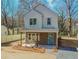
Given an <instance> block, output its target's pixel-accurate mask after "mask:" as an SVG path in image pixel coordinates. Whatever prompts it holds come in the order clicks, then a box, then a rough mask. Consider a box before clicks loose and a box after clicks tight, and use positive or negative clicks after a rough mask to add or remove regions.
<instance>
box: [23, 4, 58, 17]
mask: <svg viewBox="0 0 79 59" xmlns="http://www.w3.org/2000/svg"><path fill="white" fill-rule="evenodd" d="M40 5H42V6H44V7H45V8H47V9H49V10H50V11H51V12H52V13H54V14H55V15H57V16H58V14H57V13H55V12H54V11H53V10H51V9H50V8H48V7H47V6H46V5H44V4H42V3H38V4H37V5H36V6H34V7H33V8H32V9H30V10H29V11H28V12H27V13H26V14H24V15H27V14H28V13H29V12H30V11H32V10H35V11H36V12H38V13H40V14H41V15H43V14H42V13H41V12H40V11H38V10H36V8H37V7H38V6H40Z"/></svg>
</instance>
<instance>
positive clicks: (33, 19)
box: [24, 4, 58, 47]
mask: <svg viewBox="0 0 79 59" xmlns="http://www.w3.org/2000/svg"><path fill="white" fill-rule="evenodd" d="M24 28H25V31H24V32H26V40H27V39H29V40H34V39H36V40H37V41H38V43H39V44H41V45H54V46H55V47H58V16H57V14H56V13H55V12H53V11H52V10H50V9H49V8H48V7H46V6H45V5H43V4H38V5H36V6H35V7H34V8H33V9H31V10H30V11H29V12H28V13H27V14H26V15H25V18H24Z"/></svg>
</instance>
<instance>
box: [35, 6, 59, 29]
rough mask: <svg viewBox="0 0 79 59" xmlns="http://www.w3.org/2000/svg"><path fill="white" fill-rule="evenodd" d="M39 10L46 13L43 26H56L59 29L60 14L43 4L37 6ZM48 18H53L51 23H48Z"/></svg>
mask: <svg viewBox="0 0 79 59" xmlns="http://www.w3.org/2000/svg"><path fill="white" fill-rule="evenodd" d="M36 9H37V10H38V11H40V12H41V13H43V14H44V19H43V26H44V27H51V28H52V27H55V28H57V29H58V16H57V14H55V13H54V12H52V11H51V10H49V9H48V8H47V7H45V6H43V5H39V6H38V7H37V8H36ZM47 18H51V25H47Z"/></svg>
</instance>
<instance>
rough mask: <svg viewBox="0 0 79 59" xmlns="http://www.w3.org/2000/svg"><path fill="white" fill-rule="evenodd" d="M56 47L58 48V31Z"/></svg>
mask: <svg viewBox="0 0 79 59" xmlns="http://www.w3.org/2000/svg"><path fill="white" fill-rule="evenodd" d="M56 48H58V32H56Z"/></svg>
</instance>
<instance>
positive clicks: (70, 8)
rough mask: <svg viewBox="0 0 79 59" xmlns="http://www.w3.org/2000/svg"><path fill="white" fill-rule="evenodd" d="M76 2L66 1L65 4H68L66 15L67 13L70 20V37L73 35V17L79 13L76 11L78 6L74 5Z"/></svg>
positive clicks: (72, 0)
mask: <svg viewBox="0 0 79 59" xmlns="http://www.w3.org/2000/svg"><path fill="white" fill-rule="evenodd" d="M75 1H76V0H64V2H65V4H66V13H67V19H68V20H69V21H68V22H69V25H68V36H71V35H72V20H73V16H74V15H75V14H76V13H77V11H75V9H76V8H77V7H76V6H77V5H76V4H74V2H75ZM73 5H75V7H73ZM74 11H75V13H74Z"/></svg>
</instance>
